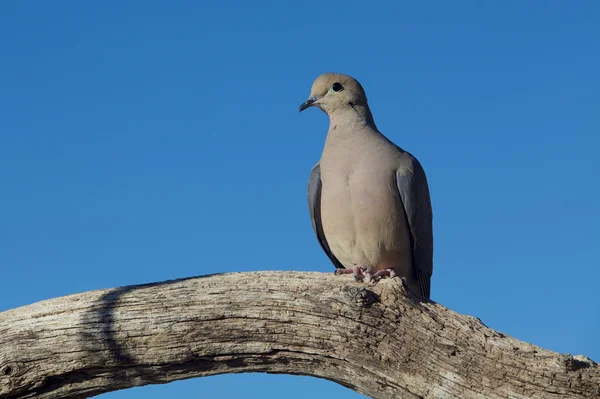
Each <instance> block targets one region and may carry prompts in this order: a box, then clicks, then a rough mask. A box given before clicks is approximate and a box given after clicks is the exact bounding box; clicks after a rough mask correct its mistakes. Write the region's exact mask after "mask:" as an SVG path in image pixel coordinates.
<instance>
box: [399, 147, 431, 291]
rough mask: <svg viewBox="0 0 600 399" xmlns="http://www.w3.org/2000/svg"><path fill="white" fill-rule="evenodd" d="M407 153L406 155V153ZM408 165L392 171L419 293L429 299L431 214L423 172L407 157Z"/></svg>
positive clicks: (412, 159)
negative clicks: (419, 289) (402, 210)
mask: <svg viewBox="0 0 600 399" xmlns="http://www.w3.org/2000/svg"><path fill="white" fill-rule="evenodd" d="M407 155H409V154H408V153H407ZM409 160H410V163H411V165H410V166H409V167H401V168H399V169H398V170H397V171H396V185H397V187H398V192H399V193H400V198H401V199H402V204H403V205H404V212H405V214H406V218H407V220H408V225H409V226H410V232H411V238H412V244H413V262H414V263H413V267H414V268H415V272H416V276H417V279H418V280H419V285H420V287H421V295H422V296H424V297H426V298H429V294H430V288H431V275H432V274H433V221H432V218H433V213H432V210H431V199H430V197H429V187H428V186H427V178H426V176H425V171H424V170H423V167H422V166H421V164H420V163H419V161H418V160H417V159H416V158H414V157H413V156H412V155H410V156H409Z"/></svg>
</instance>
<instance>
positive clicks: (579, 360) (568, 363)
mask: <svg viewBox="0 0 600 399" xmlns="http://www.w3.org/2000/svg"><path fill="white" fill-rule="evenodd" d="M560 361H561V362H562V364H563V366H564V367H565V369H567V371H577V370H580V369H584V368H587V367H590V366H591V365H592V363H591V360H590V359H589V358H586V357H585V356H573V355H565V354H561V355H560Z"/></svg>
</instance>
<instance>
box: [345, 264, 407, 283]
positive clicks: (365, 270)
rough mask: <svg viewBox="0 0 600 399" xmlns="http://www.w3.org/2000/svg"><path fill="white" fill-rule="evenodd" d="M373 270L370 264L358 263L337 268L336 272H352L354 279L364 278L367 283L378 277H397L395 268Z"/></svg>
mask: <svg viewBox="0 0 600 399" xmlns="http://www.w3.org/2000/svg"><path fill="white" fill-rule="evenodd" d="M371 271H372V268H371V267H370V266H364V265H356V266H353V267H352V268H351V269H336V270H335V274H336V275H341V274H350V273H352V276H353V277H354V280H356V281H360V280H361V279H362V280H363V281H364V282H365V283H371V282H373V281H374V280H376V279H380V278H382V277H386V276H389V277H396V272H395V271H394V269H391V268H390V269H384V270H379V271H377V272H375V273H371Z"/></svg>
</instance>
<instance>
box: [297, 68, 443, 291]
mask: <svg viewBox="0 0 600 399" xmlns="http://www.w3.org/2000/svg"><path fill="white" fill-rule="evenodd" d="M310 107H317V108H319V109H321V110H322V111H323V112H325V113H326V114H327V115H328V116H329V131H328V132H327V137H326V139H325V145H324V147H323V151H322V154H321V158H320V160H319V162H318V163H317V164H316V165H315V166H314V167H313V168H312V170H311V173H310V177H309V183H308V208H309V214H310V219H311V222H312V227H313V230H314V233H315V235H316V237H317V239H318V241H319V244H320V245H321V248H322V249H323V251H324V252H325V253H326V255H327V256H328V257H329V259H330V260H331V262H332V263H333V265H334V266H335V267H336V274H346V273H352V274H353V275H354V277H355V278H356V279H357V280H358V279H361V278H362V279H365V280H367V281H368V280H372V279H375V278H382V277H386V276H391V277H393V276H398V277H403V278H404V279H405V281H406V284H407V285H408V287H409V289H410V290H411V291H412V292H413V293H415V294H418V295H420V296H422V297H425V298H429V297H430V286H431V276H432V273H433V225H432V218H433V216H432V207H431V199H430V195H429V186H428V184H427V177H426V175H425V171H424V170H423V167H422V166H421V164H420V163H419V161H418V160H417V159H416V158H415V157H414V156H413V155H412V154H410V153H409V152H407V151H405V150H403V149H402V148H400V147H399V146H397V145H396V144H394V143H393V142H392V141H390V140H389V139H388V138H387V137H386V136H384V135H383V134H382V133H381V132H380V131H379V130H378V129H377V127H376V125H375V121H374V119H373V115H372V113H371V110H370V109H369V106H368V103H367V96H366V94H365V90H364V89H363V87H362V86H361V84H360V83H359V82H358V81H357V80H356V79H354V78H353V77H351V76H348V75H344V74H339V73H325V74H323V75H321V76H319V77H317V79H316V80H315V81H314V83H313V85H312V88H311V91H310V96H309V98H308V100H306V101H305V102H304V103H302V105H301V106H300V108H299V110H298V112H301V111H303V110H305V109H307V108H310Z"/></svg>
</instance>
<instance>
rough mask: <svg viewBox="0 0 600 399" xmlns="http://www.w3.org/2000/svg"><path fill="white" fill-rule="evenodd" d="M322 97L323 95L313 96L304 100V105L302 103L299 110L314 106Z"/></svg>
mask: <svg viewBox="0 0 600 399" xmlns="http://www.w3.org/2000/svg"><path fill="white" fill-rule="evenodd" d="M320 99H321V97H319V96H312V97H311V98H309V99H308V100H306V101H305V102H303V103H302V105H300V108H298V112H302V111H304V110H305V109H306V108H309V107H312V106H313V105H315V103H316V102H317V101H318V100H320Z"/></svg>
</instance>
